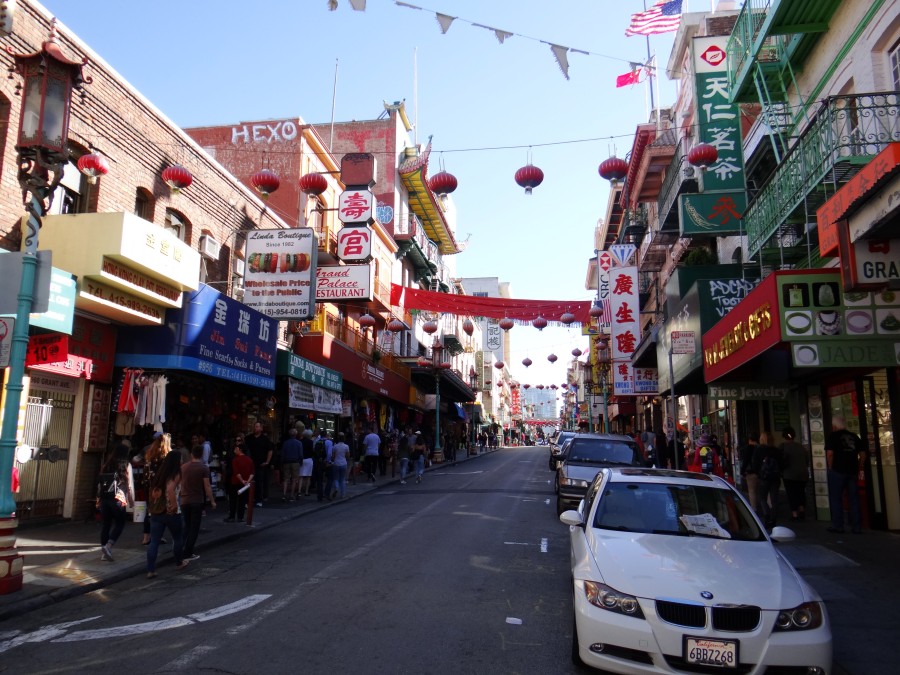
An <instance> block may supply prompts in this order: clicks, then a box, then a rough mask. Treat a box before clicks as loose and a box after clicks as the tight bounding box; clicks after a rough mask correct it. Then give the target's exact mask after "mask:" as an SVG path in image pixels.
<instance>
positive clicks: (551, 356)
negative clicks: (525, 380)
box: [547, 354, 557, 363]
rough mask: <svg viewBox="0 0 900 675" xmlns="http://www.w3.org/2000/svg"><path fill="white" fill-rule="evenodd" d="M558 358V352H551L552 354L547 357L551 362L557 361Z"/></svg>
mask: <svg viewBox="0 0 900 675" xmlns="http://www.w3.org/2000/svg"><path fill="white" fill-rule="evenodd" d="M556 359H557V356H556V354H550V356H548V357H547V360H548V361H549V362H550V363H556Z"/></svg>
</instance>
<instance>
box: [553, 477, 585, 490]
mask: <svg viewBox="0 0 900 675" xmlns="http://www.w3.org/2000/svg"><path fill="white" fill-rule="evenodd" d="M559 484H560V485H568V486H570V487H583V488H586V487H587V486H588V485H590V482H589V481H586V480H579V479H577V478H560V479H559Z"/></svg>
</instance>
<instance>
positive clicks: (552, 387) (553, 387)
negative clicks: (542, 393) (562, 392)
mask: <svg viewBox="0 0 900 675" xmlns="http://www.w3.org/2000/svg"><path fill="white" fill-rule="evenodd" d="M550 388H551V389H552V390H553V391H556V390H557V389H558V388H559V387H557V386H556V385H555V384H551V385H550ZM565 388H566V385H563V389H565Z"/></svg>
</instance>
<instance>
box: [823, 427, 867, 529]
mask: <svg viewBox="0 0 900 675" xmlns="http://www.w3.org/2000/svg"><path fill="white" fill-rule="evenodd" d="M831 428H832V429H833V431H832V433H830V434H829V435H828V438H826V439H825V460H826V462H827V464H828V505H829V506H830V507H831V527H829V528H828V531H829V532H843V531H844V496H845V495H846V497H847V506H848V508H849V511H850V527H851V529H852V530H853V532H854V533H856V534H859V533H860V532H862V522H861V518H860V513H859V483H858V481H859V472H860V471H861V470H862V467H863V466H864V462H865V461H866V453H865V450H864V449H863V444H862V440H861V439H860V437H859V436H857V435H856V434H854V433H853V432H852V431H850V430H849V429H847V423H846V422H845V421H844V418H843V417H834V418H833V419H832V420H831Z"/></svg>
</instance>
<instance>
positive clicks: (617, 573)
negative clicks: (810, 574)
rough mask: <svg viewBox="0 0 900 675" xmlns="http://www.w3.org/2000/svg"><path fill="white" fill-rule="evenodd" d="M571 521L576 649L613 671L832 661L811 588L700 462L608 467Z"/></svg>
mask: <svg viewBox="0 0 900 675" xmlns="http://www.w3.org/2000/svg"><path fill="white" fill-rule="evenodd" d="M560 520H561V521H562V522H563V523H565V524H566V525H569V533H570V540H571V553H572V578H573V582H574V594H575V599H574V609H575V624H574V630H573V637H572V659H573V660H574V661H575V662H576V663H585V664H587V665H590V666H594V667H596V668H601V669H603V670H606V671H609V672H614V673H659V672H663V673H711V672H712V673H718V672H721V673H723V674H724V673H760V674H761V673H766V672H768V673H780V674H793V673H796V674H797V675H801V674H802V675H827V674H828V673H830V672H831V629H830V627H829V624H828V616H827V614H826V612H825V605H824V603H823V602H822V599H821V598H820V597H819V596H818V594H817V593H816V592H815V591H814V590H813V589H812V588H811V587H810V586H809V585H808V584H807V583H806V582H805V581H803V579H802V578H801V577H800V575H799V574H798V573H797V571H796V570H795V569H794V568H793V567H792V566H791V565H790V563H788V561H787V560H786V559H785V558H784V557H783V556H782V555H781V553H779V552H778V551H777V550H776V549H775V546H774V545H773V543H772V541H773V540H775V541H787V540H790V539H793V537H794V533H793V532H792V531H791V530H788V529H786V528H781V527H776V528H774V529H773V531H772V534H771V535H769V534H767V533H766V531H765V529H764V528H763V526H762V524H761V523H760V522H759V521H758V520H757V518H756V517H755V516H754V514H753V512H752V511H751V509H750V507H749V505H748V504H747V503H746V502H745V501H744V499H743V497H742V496H741V495H740V493H738V492H737V491H736V490H735V489H734V488H733V487H731V485H729V484H728V483H727V482H726V481H724V480H722V479H720V478H718V477H716V476H709V475H706V474H702V473H690V472H686V471H667V470H658V469H641V468H625V467H623V468H612V469H603V470H601V472H600V473H599V474H598V475H597V477H596V479H594V481H593V483H591V485H590V487H589V488H588V491H587V494H586V495H585V498H584V500H583V501H582V502H581V504H580V506H579V508H578V510H577V511H565V512H564V513H563V514H562V515H560Z"/></svg>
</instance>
